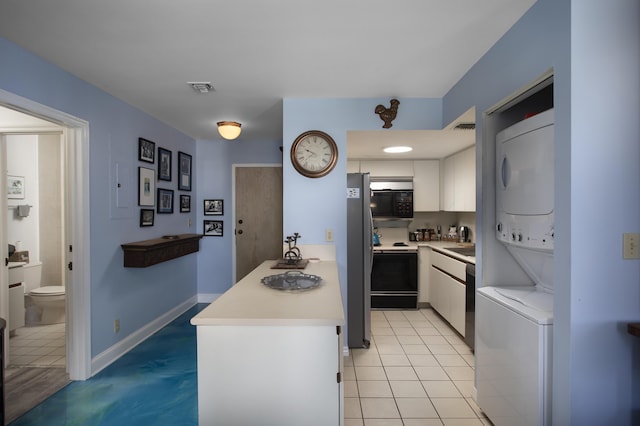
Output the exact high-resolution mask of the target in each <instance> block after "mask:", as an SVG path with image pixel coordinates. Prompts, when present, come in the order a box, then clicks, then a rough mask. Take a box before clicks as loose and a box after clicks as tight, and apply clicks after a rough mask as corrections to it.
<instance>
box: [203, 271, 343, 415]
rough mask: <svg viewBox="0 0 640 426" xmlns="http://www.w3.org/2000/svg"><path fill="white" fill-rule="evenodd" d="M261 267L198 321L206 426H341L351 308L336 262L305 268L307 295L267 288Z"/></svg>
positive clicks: (221, 297)
mask: <svg viewBox="0 0 640 426" xmlns="http://www.w3.org/2000/svg"><path fill="white" fill-rule="evenodd" d="M275 263H276V260H270V261H266V262H264V263H262V264H261V265H260V266H258V267H257V268H256V269H254V270H253V271H252V272H251V273H249V274H248V275H247V276H246V277H244V278H243V279H242V280H240V281H239V282H238V283H237V284H235V285H234V286H233V287H232V288H231V289H229V290H228V291H227V292H226V293H224V294H223V295H222V296H220V297H219V298H218V299H217V300H216V301H214V302H213V303H212V304H211V305H209V306H208V307H207V308H205V309H204V310H202V311H201V312H200V313H199V314H198V315H196V316H195V317H193V318H192V319H191V323H192V324H193V325H195V326H196V327H197V341H198V417H199V423H200V424H211V425H213V424H220V425H301V424H304V425H341V424H343V418H344V415H343V407H342V400H343V395H342V387H343V385H342V383H341V382H342V380H341V374H342V359H343V353H342V326H343V324H344V308H343V303H342V293H341V289H340V282H339V278H338V268H337V264H336V262H335V261H320V262H317V263H309V264H308V265H307V267H306V268H305V269H304V270H303V271H302V272H303V273H305V274H311V275H317V276H319V277H321V278H322V281H321V283H320V285H319V287H317V288H314V289H311V290H307V291H299V292H296V291H280V290H274V289H271V288H268V287H267V286H265V285H264V284H262V282H261V279H262V278H263V277H266V276H270V275H277V274H280V273H284V272H286V271H284V270H281V269H271V266H273V265H274V264H275Z"/></svg>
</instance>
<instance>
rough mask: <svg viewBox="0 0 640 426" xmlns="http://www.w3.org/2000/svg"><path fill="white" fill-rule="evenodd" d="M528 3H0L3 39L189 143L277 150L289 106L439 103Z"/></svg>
mask: <svg viewBox="0 0 640 426" xmlns="http://www.w3.org/2000/svg"><path fill="white" fill-rule="evenodd" d="M533 3H535V0H483V1H478V0H397V1H393V2H390V1H383V0H367V1H364V0H352V1H344V0H323V1H311V0H263V1H255V0H254V1H249V0H247V1H240V0H236V1H216V0H183V1H179V2H174V1H155V0H135V1H131V0H109V1H102V2H97V1H86V0H56V1H51V0H29V1H6V0H1V6H0V9H1V13H0V36H1V37H4V38H6V39H8V40H10V41H12V42H14V43H16V44H18V45H19V46H21V47H23V48H25V49H27V50H30V51H32V52H34V53H36V54H37V55H39V56H41V57H43V58H44V59H46V60H47V61H49V62H52V63H54V64H56V65H58V66H60V67H61V68H63V69H65V70H67V71H69V72H70V73H72V74H74V75H76V76H78V77H80V78H81V79H84V80H86V81H88V82H89V83H92V84H94V85H95V86H97V87H99V88H101V89H102V90H104V91H106V92H108V93H110V94H112V95H114V96H115V97H117V98H119V99H122V100H123V101H125V102H127V103H129V104H131V105H134V106H136V107H138V108H139V109H141V110H143V111H146V112H147V113H149V114H150V115H152V116H154V117H156V118H158V119H159V120H161V121H164V122H166V123H167V124H169V125H171V126H173V127H175V128H176V129H178V130H181V131H182V132H184V133H185V134H187V135H189V136H191V137H193V138H196V139H219V136H217V133H216V130H215V123H216V122H217V121H221V120H235V121H239V122H241V123H242V126H243V133H242V135H241V136H240V138H241V139H242V138H246V139H261V138H265V139H281V138H282V99H283V98H296V97H298V98H380V97H382V98H385V97H389V98H393V97H397V98H403V97H420V98H441V97H443V96H444V95H445V94H446V93H447V91H448V90H449V89H450V88H451V87H452V86H453V84H455V83H456V82H457V81H458V80H459V79H460V78H461V77H462V76H463V75H464V74H465V73H466V72H467V71H468V70H469V68H470V67H471V66H472V65H473V64H474V63H475V62H476V61H477V60H478V59H479V58H480V57H481V56H482V55H483V54H484V53H486V51H487V50H488V49H489V48H490V47H491V46H492V45H493V44H494V43H495V42H496V41H497V40H498V39H499V38H500V37H501V36H502V35H503V34H504V33H505V32H506V31H507V30H508V29H509V28H510V27H511V26H512V25H513V24H514V23H515V22H516V21H517V20H518V19H519V18H520V17H521V16H522V15H523V14H524V13H525V12H526V11H527V10H528V9H529V8H530V7H531V6H532V5H533ZM190 81H207V82H211V83H212V84H213V86H214V87H215V91H213V92H210V93H207V94H200V93H198V92H195V91H194V90H193V89H191V88H190V87H189V86H188V85H187V82H190ZM372 114H373V112H372ZM385 133H387V134H391V135H393V134H394V133H395V132H394V131H386V132H385ZM468 133H472V132H468ZM404 136H406V135H403V137H404ZM368 139H369V140H372V139H373V138H371V137H369V138H368ZM349 143H351V136H350V138H349Z"/></svg>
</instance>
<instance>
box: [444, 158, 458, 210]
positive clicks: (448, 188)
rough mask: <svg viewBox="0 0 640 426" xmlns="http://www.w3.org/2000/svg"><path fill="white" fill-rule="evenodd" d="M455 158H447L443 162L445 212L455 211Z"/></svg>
mask: <svg viewBox="0 0 640 426" xmlns="http://www.w3.org/2000/svg"><path fill="white" fill-rule="evenodd" d="M455 166H456V165H455V158H453V157H449V158H445V159H444V161H443V168H444V170H443V176H442V192H443V197H442V204H443V205H442V209H443V210H445V211H454V210H455V181H456V177H455Z"/></svg>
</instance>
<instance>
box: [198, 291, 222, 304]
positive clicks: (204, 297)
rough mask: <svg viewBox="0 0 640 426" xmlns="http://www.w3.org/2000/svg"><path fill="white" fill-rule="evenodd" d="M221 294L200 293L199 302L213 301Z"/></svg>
mask: <svg viewBox="0 0 640 426" xmlns="http://www.w3.org/2000/svg"><path fill="white" fill-rule="evenodd" d="M220 296H222V294H219V293H198V303H213V302H215V301H216V299H217V298H218V297H220Z"/></svg>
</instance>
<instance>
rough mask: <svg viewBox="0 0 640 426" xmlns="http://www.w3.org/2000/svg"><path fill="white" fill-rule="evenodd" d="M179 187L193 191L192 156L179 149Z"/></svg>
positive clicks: (182, 189)
mask: <svg viewBox="0 0 640 426" xmlns="http://www.w3.org/2000/svg"><path fill="white" fill-rule="evenodd" d="M178 189H179V190H181V191H191V156H190V155H189V154H185V153H184V152H180V151H178Z"/></svg>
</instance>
